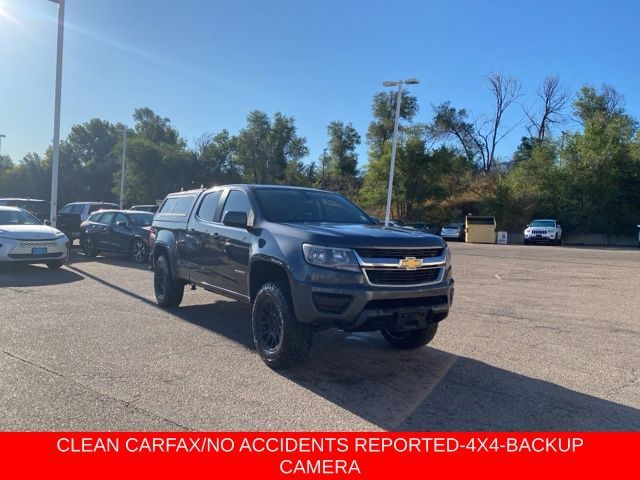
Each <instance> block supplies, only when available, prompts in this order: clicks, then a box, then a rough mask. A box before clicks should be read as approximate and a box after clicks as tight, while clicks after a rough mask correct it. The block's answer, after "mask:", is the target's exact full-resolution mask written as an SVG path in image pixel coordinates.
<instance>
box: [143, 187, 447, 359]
mask: <svg viewBox="0 0 640 480" xmlns="http://www.w3.org/2000/svg"><path fill="white" fill-rule="evenodd" d="M149 238H150V244H151V249H152V261H153V263H154V270H155V272H154V288H155V294H156V299H157V302H158V304H159V305H160V306H162V307H176V306H178V305H179V304H180V302H181V300H182V296H183V293H184V287H185V285H188V284H190V285H192V286H195V285H198V286H201V287H203V288H205V289H207V290H210V291H213V292H216V293H220V294H222V295H226V296H229V297H232V298H235V299H238V300H241V301H245V302H250V303H251V304H252V305H253V309H252V329H253V338H254V342H255V345H256V348H257V350H258V352H259V353H260V355H261V357H262V359H263V360H264V361H265V363H267V365H269V366H270V367H272V368H279V367H286V366H289V365H293V364H295V363H298V362H300V361H302V360H303V359H304V358H305V356H306V355H307V353H308V351H309V348H310V346H311V339H312V336H313V332H315V331H318V330H322V329H325V328H329V327H337V328H340V329H342V330H345V331H349V332H355V331H374V330H380V331H381V332H382V334H383V335H384V338H386V339H387V341H389V343H391V344H392V345H395V346H397V347H400V348H417V347H421V346H424V345H426V344H428V343H429V342H430V341H431V339H433V337H434V335H435V334H436V330H437V328H438V322H440V321H441V320H443V319H444V318H445V317H446V316H447V314H448V313H449V308H450V306H451V302H452V300H453V278H452V276H451V262H450V254H449V250H448V248H447V246H446V244H445V242H444V241H443V240H442V239H441V238H439V237H436V236H434V235H429V234H426V233H423V232H420V231H417V230H409V229H403V228H395V227H385V226H383V225H379V224H377V223H375V222H374V221H373V220H372V219H371V218H370V217H369V216H368V215H367V214H366V213H364V212H363V211H362V210H361V209H360V208H358V207H357V206H356V205H354V204H353V203H351V202H350V201H349V200H347V199H346V198H345V197H343V196H341V195H338V194H336V193H331V192H326V191H321V190H313V189H307V188H296V187H284V186H266V185H230V186H224V187H216V188H213V189H210V190H193V191H188V192H179V193H175V194H170V195H169V196H168V197H167V198H166V199H165V200H164V202H163V204H162V205H161V207H160V209H159V210H158V213H157V214H156V216H155V218H154V220H153V225H152V228H151V231H150V237H149Z"/></svg>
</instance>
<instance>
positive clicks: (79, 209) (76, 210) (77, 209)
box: [71, 204, 84, 215]
mask: <svg viewBox="0 0 640 480" xmlns="http://www.w3.org/2000/svg"><path fill="white" fill-rule="evenodd" d="M71 213H77V214H78V215H82V214H83V213H84V205H83V204H78V205H74V206H73V208H71Z"/></svg>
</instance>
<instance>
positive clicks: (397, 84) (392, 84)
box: [382, 78, 420, 226]
mask: <svg viewBox="0 0 640 480" xmlns="http://www.w3.org/2000/svg"><path fill="white" fill-rule="evenodd" d="M418 83H420V80H418V79H417V78H407V79H406V80H399V81H397V82H394V81H391V80H387V81H385V82H382V85H384V86H385V87H398V95H397V97H396V118H395V122H394V123H393V139H392V141H391V165H390V166H389V185H388V186H387V208H386V210H385V214H384V224H385V226H386V225H389V217H390V215H391V193H392V190H393V169H394V167H395V163H396V143H397V141H398V122H399V121H400V101H401V99H402V85H416V84H418Z"/></svg>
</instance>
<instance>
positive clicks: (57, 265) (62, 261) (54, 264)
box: [46, 260, 64, 269]
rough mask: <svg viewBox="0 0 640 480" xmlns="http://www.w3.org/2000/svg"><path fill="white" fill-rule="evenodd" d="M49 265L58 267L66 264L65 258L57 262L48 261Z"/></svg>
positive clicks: (53, 267) (54, 267)
mask: <svg viewBox="0 0 640 480" xmlns="http://www.w3.org/2000/svg"><path fill="white" fill-rule="evenodd" d="M46 265H47V267H49V268H52V269H58V268H60V267H62V266H63V265H64V260H56V261H55V262H47V263H46Z"/></svg>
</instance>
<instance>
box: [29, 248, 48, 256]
mask: <svg viewBox="0 0 640 480" xmlns="http://www.w3.org/2000/svg"><path fill="white" fill-rule="evenodd" d="M46 254H47V249H46V248H42V247H39V248H32V249H31V255H46Z"/></svg>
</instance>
